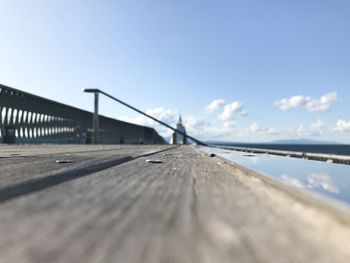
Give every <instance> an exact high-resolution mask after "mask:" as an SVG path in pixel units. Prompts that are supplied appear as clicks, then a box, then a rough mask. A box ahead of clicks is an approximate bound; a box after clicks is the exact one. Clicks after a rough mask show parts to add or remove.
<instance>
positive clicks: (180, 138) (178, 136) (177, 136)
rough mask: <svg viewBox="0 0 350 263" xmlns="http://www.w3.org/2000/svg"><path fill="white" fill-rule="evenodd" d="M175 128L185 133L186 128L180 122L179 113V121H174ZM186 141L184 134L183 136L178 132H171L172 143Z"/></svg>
mask: <svg viewBox="0 0 350 263" xmlns="http://www.w3.org/2000/svg"><path fill="white" fill-rule="evenodd" d="M176 130H178V131H180V132H182V133H183V134H185V135H186V129H185V127H184V126H183V124H182V119H181V115H180V116H179V121H178V122H177V123H176ZM186 143H187V138H186V136H183V135H182V134H180V133H179V132H174V133H173V144H186Z"/></svg>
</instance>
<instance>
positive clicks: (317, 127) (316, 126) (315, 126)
mask: <svg viewBox="0 0 350 263" xmlns="http://www.w3.org/2000/svg"><path fill="white" fill-rule="evenodd" d="M326 128H327V127H326V125H325V124H324V123H323V122H322V121H321V120H317V121H316V122H314V123H311V124H310V126H309V127H305V126H304V125H302V124H300V125H299V126H298V127H297V128H290V129H289V131H288V133H289V137H291V138H307V137H316V136H320V135H321V134H322V132H323V131H324V130H326ZM288 133H287V134H288Z"/></svg>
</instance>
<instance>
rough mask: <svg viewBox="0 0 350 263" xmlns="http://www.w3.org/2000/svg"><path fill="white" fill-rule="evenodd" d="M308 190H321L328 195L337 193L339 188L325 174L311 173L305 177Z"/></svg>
mask: <svg viewBox="0 0 350 263" xmlns="http://www.w3.org/2000/svg"><path fill="white" fill-rule="evenodd" d="M307 182H308V185H307V187H308V188H322V189H323V190H325V191H327V192H330V193H339V186H338V185H337V184H336V183H335V182H333V180H332V178H331V177H330V176H328V175H326V174H317V173H312V174H309V175H308V177H307Z"/></svg>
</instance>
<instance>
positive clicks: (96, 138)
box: [92, 92, 99, 144]
mask: <svg viewBox="0 0 350 263" xmlns="http://www.w3.org/2000/svg"><path fill="white" fill-rule="evenodd" d="M92 126H93V129H94V131H93V133H94V134H93V137H92V143H93V144H98V141H99V136H98V130H99V122H98V92H95V110H94V117H93V122H92Z"/></svg>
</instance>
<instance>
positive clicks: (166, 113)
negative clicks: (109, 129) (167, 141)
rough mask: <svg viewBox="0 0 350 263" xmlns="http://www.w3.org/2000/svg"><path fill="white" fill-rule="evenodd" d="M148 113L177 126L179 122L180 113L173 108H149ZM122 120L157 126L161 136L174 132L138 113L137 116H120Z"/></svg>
mask: <svg viewBox="0 0 350 263" xmlns="http://www.w3.org/2000/svg"><path fill="white" fill-rule="evenodd" d="M146 113H147V114H148V115H150V116H152V117H154V118H156V119H158V120H160V121H163V122H165V123H166V124H169V125H170V126H175V125H174V124H175V123H176V122H177V120H178V118H179V113H178V112H177V111H175V110H172V109H166V108H164V107H157V108H153V109H148V110H147V111H146ZM118 119H120V120H122V121H126V122H130V123H135V124H139V125H143V126H149V127H153V128H155V129H156V130H157V131H158V133H159V134H160V135H161V136H164V137H169V136H171V134H172V130H170V129H168V128H166V127H164V126H162V125H161V124H159V123H157V122H155V121H153V120H151V119H150V118H148V117H146V116H144V115H141V114H140V115H138V116H136V117H127V116H122V117H120V118H118Z"/></svg>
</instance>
